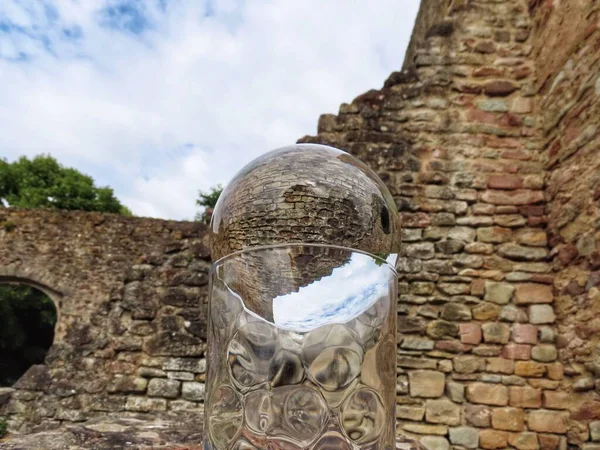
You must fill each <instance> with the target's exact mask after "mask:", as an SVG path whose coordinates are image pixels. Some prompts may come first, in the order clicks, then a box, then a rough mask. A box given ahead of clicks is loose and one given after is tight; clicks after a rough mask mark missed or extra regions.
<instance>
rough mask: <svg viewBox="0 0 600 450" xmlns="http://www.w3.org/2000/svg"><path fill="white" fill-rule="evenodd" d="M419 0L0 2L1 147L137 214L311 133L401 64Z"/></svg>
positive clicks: (170, 210)
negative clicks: (105, 190) (97, 187)
mask: <svg viewBox="0 0 600 450" xmlns="http://www.w3.org/2000/svg"><path fill="white" fill-rule="evenodd" d="M418 3H419V2H418V0H402V1H401V2H399V1H397V0H369V1H368V2H367V1H364V0H363V1H357V0H328V1H327V2H323V1H321V0H277V1H275V0H271V1H266V0H262V1H258V0H247V1H243V0H214V1H212V0H210V1H206V2H199V1H193V0H144V1H142V0H85V1H83V0H79V1H76V0H46V1H45V2H42V1H39V0H37V1H36V0H3V1H2V2H0V86H2V88H1V93H2V95H1V96H0V149H1V150H0V156H2V157H7V158H8V159H10V160H12V159H14V158H17V157H18V156H20V155H23V154H24V155H28V156H32V155H35V154H39V153H41V152H44V153H51V154H52V155H54V156H55V157H56V158H57V159H59V161H61V162H62V163H63V164H66V165H71V166H75V167H77V168H79V169H80V170H82V171H84V172H86V173H89V174H90V175H92V176H93V177H94V178H95V179H96V180H97V181H98V182H99V183H100V184H109V185H111V186H113V187H114V188H115V190H116V192H117V195H118V196H119V197H120V198H121V199H122V200H123V201H124V202H125V203H126V204H127V205H128V206H130V207H131V208H132V209H133V211H134V213H136V214H139V215H148V216H154V217H168V218H175V219H183V218H192V217H193V216H194V213H195V211H196V207H195V204H194V203H195V198H196V193H197V190H198V189H203V190H207V189H208V188H209V187H210V186H213V185H215V184H217V183H223V184H224V183H226V182H227V181H228V180H229V179H230V178H231V177H232V176H233V175H234V174H235V172H237V170H239V169H240V168H241V167H242V166H243V165H244V164H245V163H247V162H249V161H250V160H252V159H254V158H255V157H257V156H258V155H260V154H262V153H264V152H266V151H268V150H272V149H274V148H277V147H280V146H284V145H288V144H291V143H294V142H295V141H296V140H297V139H298V138H299V137H301V136H303V135H305V134H314V133H315V131H316V130H315V129H316V123H317V119H318V117H319V115H320V114H321V113H325V112H333V113H335V112H337V108H338V106H339V104H340V103H342V102H347V101H350V100H352V99H353V98H354V97H355V96H357V95H359V94H360V93H362V92H364V91H366V90H368V89H371V88H374V87H380V86H381V85H382V83H383V81H384V80H385V78H386V77H387V76H388V74H389V73H390V72H391V71H392V70H398V69H399V67H400V66H401V65H402V60H403V55H404V51H405V48H406V45H407V43H408V39H409V36H410V32H411V30H412V25H413V21H414V17H415V14H416V10H417V8H418Z"/></svg>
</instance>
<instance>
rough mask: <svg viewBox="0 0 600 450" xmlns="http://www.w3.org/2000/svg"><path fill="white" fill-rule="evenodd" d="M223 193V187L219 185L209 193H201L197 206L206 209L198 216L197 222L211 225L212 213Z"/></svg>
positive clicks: (199, 193)
mask: <svg viewBox="0 0 600 450" xmlns="http://www.w3.org/2000/svg"><path fill="white" fill-rule="evenodd" d="M221 192H223V186H221V185H220V184H217V185H216V186H213V187H211V188H210V190H209V191H208V192H203V191H199V192H198V199H197V200H196V205H197V206H201V207H203V208H204V210H203V211H202V212H199V213H197V214H196V220H200V221H202V222H204V223H209V222H210V218H211V217H212V212H213V209H214V207H215V205H216V204H217V201H218V200H219V197H220V196H221Z"/></svg>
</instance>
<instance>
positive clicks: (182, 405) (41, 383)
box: [0, 209, 210, 429]
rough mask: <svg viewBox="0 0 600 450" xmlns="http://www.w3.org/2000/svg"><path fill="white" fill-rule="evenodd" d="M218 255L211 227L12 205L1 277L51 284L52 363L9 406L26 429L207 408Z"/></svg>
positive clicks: (21, 386) (37, 370) (0, 215)
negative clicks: (211, 283)
mask: <svg viewBox="0 0 600 450" xmlns="http://www.w3.org/2000/svg"><path fill="white" fill-rule="evenodd" d="M209 259H210V256H209V251H208V246H207V236H206V229H205V227H204V226H203V225H201V224H199V223H183V222H181V223H176V222H168V221H161V220H151V219H132V218H123V217H120V216H114V215H108V214H95V213H77V212H69V213H67V212H51V211H13V210H6V209H4V210H0V280H2V281H20V282H23V283H25V284H30V285H32V286H34V287H37V288H39V289H41V290H43V291H44V292H46V293H47V294H48V295H49V296H50V297H51V298H52V299H53V300H54V302H55V303H56V307H57V310H58V322H57V325H56V335H55V339H54V344H53V346H52V347H51V349H50V350H49V353H48V355H47V357H46V365H37V366H33V367H32V368H31V369H30V370H29V371H28V372H27V373H26V374H25V375H24V376H23V377H22V378H21V379H20V380H19V381H18V382H17V383H16V385H15V386H14V388H16V391H15V392H14V393H13V394H12V396H11V399H10V400H7V398H6V397H5V399H4V402H6V404H5V406H4V409H5V411H6V412H7V413H8V414H9V415H10V418H11V424H12V426H13V428H14V429H20V428H23V429H25V428H27V427H28V426H30V425H32V424H35V423H39V422H42V421H43V422H44V423H45V425H46V426H50V425H51V424H52V423H57V422H61V421H81V420H85V419H88V418H91V417H93V416H95V415H99V414H104V413H108V412H125V411H129V412H161V411H162V412H164V411H167V410H169V411H176V410H179V409H186V410H198V408H200V409H199V411H200V412H201V411H202V409H201V408H202V405H201V402H202V401H203V393H204V385H203V384H201V382H202V381H203V374H204V372H205V361H204V359H203V355H204V349H205V338H206V321H205V318H206V313H205V311H206V297H207V286H206V285H207V283H208V270H209V267H210V263H209Z"/></svg>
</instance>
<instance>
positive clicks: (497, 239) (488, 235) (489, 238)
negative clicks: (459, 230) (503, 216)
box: [477, 227, 512, 244]
mask: <svg viewBox="0 0 600 450" xmlns="http://www.w3.org/2000/svg"><path fill="white" fill-rule="evenodd" d="M511 238H512V231H511V230H510V228H503V227H482V228H478V229H477V240H478V241H479V242H485V243H489V244H501V243H503V242H508V241H510V240H511Z"/></svg>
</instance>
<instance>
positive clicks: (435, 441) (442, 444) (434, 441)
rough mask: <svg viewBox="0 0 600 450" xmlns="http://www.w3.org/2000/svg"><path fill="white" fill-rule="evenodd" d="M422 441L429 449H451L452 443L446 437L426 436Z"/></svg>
mask: <svg viewBox="0 0 600 450" xmlns="http://www.w3.org/2000/svg"><path fill="white" fill-rule="evenodd" d="M420 442H421V445H423V447H425V448H426V449H427V450H450V444H449V443H448V439H446V438H445V437H441V436H424V437H422V438H421V440H420Z"/></svg>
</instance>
